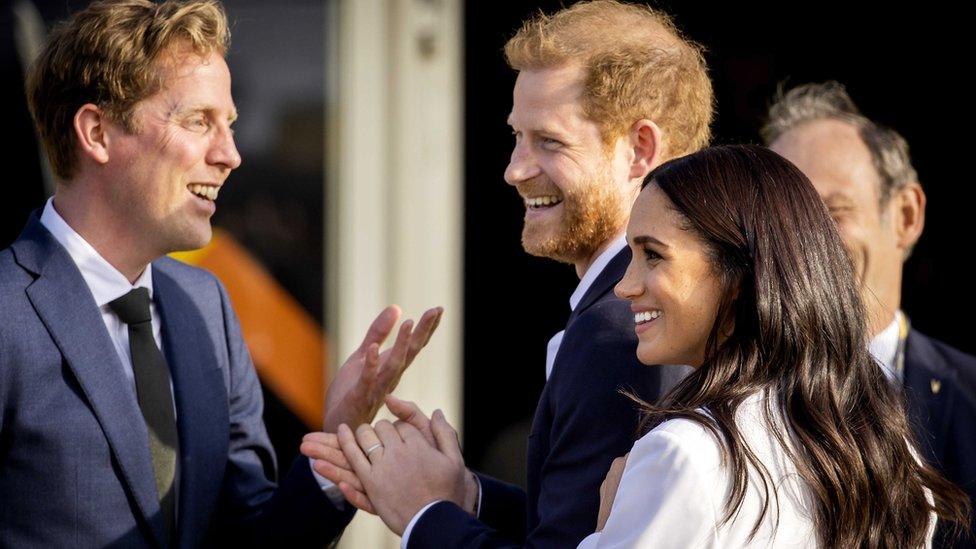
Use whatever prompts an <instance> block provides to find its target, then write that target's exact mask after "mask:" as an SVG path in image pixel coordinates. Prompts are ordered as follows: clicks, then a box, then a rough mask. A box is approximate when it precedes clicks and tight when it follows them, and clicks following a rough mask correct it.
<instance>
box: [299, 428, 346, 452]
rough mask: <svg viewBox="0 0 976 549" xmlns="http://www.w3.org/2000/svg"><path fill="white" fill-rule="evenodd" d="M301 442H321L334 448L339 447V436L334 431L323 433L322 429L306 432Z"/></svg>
mask: <svg viewBox="0 0 976 549" xmlns="http://www.w3.org/2000/svg"><path fill="white" fill-rule="evenodd" d="M302 442H313V443H315V444H323V445H325V446H330V447H332V448H336V449H338V448H339V438H338V437H337V436H336V435H335V434H334V433H325V432H322V431H314V432H311V433H307V434H306V435H305V436H303V437H302Z"/></svg>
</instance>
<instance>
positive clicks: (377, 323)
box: [358, 305, 402, 352]
mask: <svg viewBox="0 0 976 549" xmlns="http://www.w3.org/2000/svg"><path fill="white" fill-rule="evenodd" d="M401 314H402V311H401V310H400V307H397V306H396V305H390V306H389V307H387V308H385V309H383V310H382V311H380V314H378V315H376V318H375V319H373V323H372V324H370V325H369V329H368V330H366V336H365V337H364V338H363V342H362V343H361V344H360V345H359V349H358V351H359V352H362V351H365V350H366V349H368V348H369V346H370V345H372V344H373V343H376V344H377V345H381V344H382V343H383V342H384V341H386V338H387V337H388V336H389V335H390V332H392V331H393V327H394V326H396V323H397V320H399V319H400V315H401Z"/></svg>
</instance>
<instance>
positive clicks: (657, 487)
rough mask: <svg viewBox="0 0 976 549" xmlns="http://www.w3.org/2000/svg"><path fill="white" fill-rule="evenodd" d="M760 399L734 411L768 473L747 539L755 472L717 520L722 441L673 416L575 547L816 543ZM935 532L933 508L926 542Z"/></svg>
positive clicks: (801, 492)
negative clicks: (599, 523)
mask: <svg viewBox="0 0 976 549" xmlns="http://www.w3.org/2000/svg"><path fill="white" fill-rule="evenodd" d="M764 404H765V402H764V397H762V396H760V395H758V394H757V395H753V396H752V397H749V398H748V399H746V400H745V401H744V402H743V403H742V405H741V406H740V407H739V410H738V411H737V412H736V422H737V424H738V427H739V430H740V431H741V433H742V436H743V438H744V440H745V441H746V442H747V444H748V445H749V447H750V448H751V449H752V451H753V452H754V453H755V454H756V457H758V458H759V460H760V461H761V462H762V464H763V465H764V466H765V467H766V469H767V471H768V473H769V475H770V478H771V479H772V483H771V484H770V487H769V488H770V499H769V501H770V505H769V509H768V510H767V512H766V515H765V516H764V517H763V520H762V522H761V524H760V527H759V529H758V530H757V532H756V534H755V536H753V537H752V539H751V540H750V539H749V534H750V533H751V532H752V529H753V526H754V525H755V523H756V520H757V519H758V518H759V513H760V510H761V509H762V502H763V501H764V497H763V490H762V481H761V480H760V477H759V475H758V473H757V472H756V471H753V470H752V468H751V467H750V468H749V469H750V470H749V482H748V484H747V488H746V493H745V497H744V498H743V500H742V505H741V507H740V509H739V512H738V514H737V515H735V516H733V518H732V519H730V520H729V521H728V522H725V523H722V522H721V521H722V518H723V517H724V516H725V503H726V501H727V500H728V494H729V491H730V489H731V486H732V477H731V475H730V474H729V470H728V469H727V468H726V467H725V466H724V465H723V464H722V457H721V446H720V443H719V442H718V441H717V440H716V439H715V437H714V436H713V435H712V434H711V432H710V431H708V430H706V429H705V428H704V427H702V426H701V425H699V424H698V423H695V422H693V421H690V420H687V419H672V420H668V421H665V422H664V423H662V424H660V425H658V426H657V427H655V428H654V429H653V430H651V431H650V432H649V433H647V434H646V435H644V437H642V438H641V439H640V440H638V441H637V443H636V444H634V447H633V449H632V450H631V452H630V456H629V457H628V458H627V465H626V467H625V468H624V474H623V477H622V478H621V481H620V487H619V488H618V490H617V495H616V497H615V499H614V501H613V508H612V510H611V513H610V517H609V519H608V520H607V523H606V526H605V527H604V529H603V531H602V532H597V533H594V534H591V535H589V536H588V537H586V539H584V540H583V541H582V543H580V545H579V548H580V549H582V548H586V549H592V548H598V547H600V548H611V547H612V548H624V547H627V548H630V547H648V548H650V547H654V548H669V547H675V548H696V549H697V548H726V547H818V546H819V544H818V542H817V536H816V532H815V530H814V527H813V521H812V513H811V509H812V505H811V500H810V499H809V496H808V491H807V489H806V483H805V482H804V481H803V480H802V478H801V477H800V476H799V473H797V470H796V467H794V466H793V463H792V462H791V461H790V460H788V459H787V458H786V453H785V452H784V450H783V448H782V446H780V444H779V442H778V441H777V440H776V438H775V436H774V435H773V433H772V431H771V428H770V426H769V425H768V422H767V421H766V419H765V416H764V414H763V411H762V408H763V407H764ZM774 410H775V408H774ZM777 423H778V424H779V425H780V426H782V423H781V422H780V420H777ZM778 428H782V427H778ZM774 491H775V495H774ZM777 503H778V505H777ZM777 519H778V523H777ZM934 531H935V516H934V515H933V516H932V520H931V521H930V525H929V533H928V539H927V542H926V547H931V545H932V536H933V534H934Z"/></svg>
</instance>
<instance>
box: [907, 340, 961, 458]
mask: <svg viewBox="0 0 976 549" xmlns="http://www.w3.org/2000/svg"><path fill="white" fill-rule="evenodd" d="M954 386H955V377H954V375H953V372H952V370H950V369H949V368H948V367H947V366H946V364H945V361H944V360H943V359H942V356H941V355H940V354H939V353H938V352H937V351H936V349H935V348H934V347H933V346H932V343H931V342H930V341H929V340H928V338H926V337H925V336H923V335H922V334H920V333H918V332H916V331H915V330H911V331H910V332H909V333H908V340H907V341H906V343H905V393H906V397H907V399H908V416H909V421H910V422H911V423H912V428H913V429H914V431H915V438H916V440H918V441H919V444H920V445H921V446H922V450H923V453H924V454H925V456H926V457H927V458H928V459H929V460H932V461H934V462H935V463H939V464H941V463H942V461H943V457H944V455H945V443H946V438H947V433H946V429H947V428H948V423H947V421H946V420H947V418H948V417H949V416H950V412H951V410H952V401H953V387H954Z"/></svg>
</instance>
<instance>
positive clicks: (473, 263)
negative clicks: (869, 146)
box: [0, 0, 976, 483]
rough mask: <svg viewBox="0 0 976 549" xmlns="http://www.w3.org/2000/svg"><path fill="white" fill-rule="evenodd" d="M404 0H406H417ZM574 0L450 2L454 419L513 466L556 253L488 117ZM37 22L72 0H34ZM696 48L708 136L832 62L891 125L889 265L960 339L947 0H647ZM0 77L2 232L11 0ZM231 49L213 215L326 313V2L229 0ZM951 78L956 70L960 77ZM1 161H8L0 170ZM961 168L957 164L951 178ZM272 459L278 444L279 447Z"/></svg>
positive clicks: (521, 442)
mask: <svg viewBox="0 0 976 549" xmlns="http://www.w3.org/2000/svg"><path fill="white" fill-rule="evenodd" d="M418 1H419V0H418ZM569 3H571V2H556V1H510V2H484V1H477V0H471V1H468V2H465V4H464V11H465V13H464V16H463V17H464V26H463V28H464V32H465V36H464V47H465V52H464V60H465V69H464V74H465V86H466V89H465V92H464V97H465V102H466V109H465V118H464V125H465V128H466V130H465V142H464V148H465V159H464V161H465V172H464V174H465V181H464V182H463V184H464V186H465V187H464V191H465V211H464V214H465V239H464V245H465V256H464V300H465V301H464V306H465V318H464V341H463V343H464V383H465V388H464V426H463V427H464V433H465V445H466V455H467V459H468V461H469V464H470V465H473V466H475V467H478V468H481V469H483V470H485V471H486V472H488V473H490V474H495V475H496V476H499V477H501V478H505V479H508V480H511V481H515V482H519V483H521V482H523V479H522V474H523V473H522V471H523V467H524V466H523V465H522V464H523V462H524V447H525V436H526V434H527V429H528V425H529V422H530V421H531V415H532V411H533V410H534V407H535V403H536V399H537V397H538V395H539V392H540V390H541V388H542V384H543V382H544V376H543V364H544V360H545V346H546V342H547V341H548V339H549V338H550V337H551V336H552V334H553V333H555V332H556V331H558V330H560V329H562V327H563V324H564V323H565V320H566V318H567V316H568V314H569V304H568V299H569V295H570V293H571V292H572V291H573V289H574V288H575V286H576V284H577V280H576V277H575V274H574V272H573V269H572V268H571V267H568V266H562V265H556V264H553V263H551V262H548V261H545V260H540V259H537V258H531V257H529V256H527V255H525V254H524V253H523V252H522V250H521V247H520V244H519V241H520V232H521V218H522V210H523V208H522V205H521V201H520V200H519V198H518V197H517V195H516V194H515V192H514V191H513V190H512V189H510V188H509V187H508V186H507V185H505V183H504V181H503V180H502V172H503V171H504V168H505V166H506V164H507V162H508V156H509V153H510V150H511V145H512V137H511V132H510V130H509V128H508V126H507V125H506V124H505V119H506V116H507V115H508V112H509V109H510V108H511V90H512V85H513V83H514V80H515V74H514V73H513V72H512V71H511V70H510V69H508V68H507V66H506V65H505V62H504V58H503V56H502V46H503V45H504V43H505V41H506V40H507V38H508V37H509V36H511V34H512V33H513V32H514V30H515V29H516V28H517V27H518V25H519V23H520V22H521V21H522V20H523V19H524V18H526V17H527V16H529V15H530V14H532V13H534V12H536V11H537V10H539V9H543V10H545V11H547V12H551V11H554V10H556V9H559V8H560V7H561V6H562V5H563V4H569ZM34 4H35V5H36V7H37V12H38V13H39V14H40V15H41V17H42V19H43V20H44V21H45V23H46V24H47V25H50V24H51V22H52V21H55V20H57V19H59V18H61V17H64V15H65V14H67V13H69V12H70V11H72V10H74V9H78V7H79V6H83V5H84V4H85V2H76V1H66V0H57V1H46V0H36V1H35V2H34ZM651 4H652V5H654V6H656V7H659V8H661V9H664V10H665V11H667V12H669V13H671V14H673V15H674V17H675V20H676V23H677V25H678V27H679V28H681V29H683V30H684V32H685V33H686V35H687V36H688V37H690V38H691V39H693V40H695V41H697V42H700V43H702V44H703V45H704V46H705V47H706V48H707V50H708V53H707V60H708V63H709V67H710V70H711V74H712V77H713V81H714V85H715V91H716V99H717V109H718V110H717V117H716V123H715V125H714V134H715V136H716V139H715V140H716V142H718V143H734V142H752V143H757V142H759V137H758V132H757V130H758V128H759V125H760V124H761V121H762V117H763V115H764V113H765V109H766V107H767V105H768V102H769V99H770V98H771V97H772V96H773V94H774V93H775V91H776V88H777V86H778V85H779V84H780V83H783V82H785V83H786V84H787V85H796V84H801V83H806V82H811V81H822V80H826V79H835V80H839V81H840V82H842V83H844V84H846V85H847V87H848V90H849V92H850V93H851V95H852V96H853V98H854V100H855V101H856V102H857V103H858V105H859V106H860V107H861V109H862V110H863V111H864V112H865V114H866V115H867V116H869V117H871V118H873V119H875V120H878V121H880V122H882V123H884V124H886V125H889V126H891V127H894V128H895V129H897V130H898V131H900V132H901V133H902V134H903V135H904V136H905V137H906V138H907V140H908V142H909V144H910V146H911V149H912V156H913V159H914V164H915V167H916V169H917V170H918V173H919V176H920V178H921V182H922V185H923V187H924V188H925V191H926V193H927V194H928V211H927V225H926V229H925V233H924V235H923V236H922V239H921V241H920V242H919V244H918V246H917V247H916V249H915V252H914V255H913V256H912V258H911V259H910V260H909V262H908V264H907V265H906V276H905V290H904V302H903V308H904V309H905V311H906V312H907V313H908V315H909V317H910V318H911V320H912V322H913V324H914V325H915V326H916V327H917V328H919V329H920V330H921V331H923V332H925V333H927V334H929V335H932V336H934V337H937V338H939V339H942V340H944V341H946V342H948V343H950V344H952V345H954V346H956V347H959V348H961V349H963V350H965V351H967V352H970V353H973V352H976V342H974V340H973V338H972V337H971V336H970V331H971V330H972V328H973V326H974V323H973V322H972V321H971V320H970V319H969V316H968V311H970V310H973V309H974V308H976V291H974V290H973V287H972V285H971V282H970V281H971V279H972V278H973V277H972V276H971V275H970V273H969V270H968V267H966V265H967V264H968V260H969V258H968V257H967V256H968V252H966V250H967V249H971V248H970V243H969V235H970V232H971V231H970V229H969V228H968V227H969V226H970V225H969V222H967V221H966V220H967V219H972V217H973V213H972V202H973V199H974V198H976V191H974V188H973V184H972V183H971V182H970V181H968V176H966V175H965V174H966V171H965V170H966V169H967V168H966V167H965V162H966V159H967V158H969V157H971V156H972V153H971V151H970V150H969V147H970V142H969V141H968V138H967V137H966V132H967V131H968V128H969V124H970V123H972V121H973V115H972V109H971V108H970V102H969V96H970V95H971V93H970V88H969V87H968V85H966V84H964V83H963V80H964V78H965V77H966V74H967V73H968V70H966V69H965V68H964V67H965V66H968V63H964V60H965V61H968V59H965V58H964V55H965V54H968V51H969V48H968V44H964V40H965V39H966V37H967V33H969V32H971V31H970V30H969V29H968V28H967V22H966V18H965V17H962V16H961V15H960V14H958V13H955V12H953V11H951V10H948V9H946V8H945V7H939V6H937V5H935V4H933V5H931V6H915V7H914V8H912V9H911V10H908V9H903V10H894V9H891V6H892V4H878V5H877V6H876V7H875V8H874V9H872V8H871V7H870V6H861V5H859V4H858V6H857V9H855V3H852V2H839V1H824V2H818V3H815V4H814V3H787V2H775V3H774V2H751V3H717V2H716V3H713V2H700V1H683V2H679V1H661V2H652V3H651ZM0 6H2V7H0V94H2V95H0V97H2V98H3V100H4V101H3V103H2V104H3V105H5V106H6V107H7V109H8V114H7V116H6V117H5V123H6V124H5V129H6V130H7V139H5V140H4V142H5V144H4V146H3V151H4V152H3V158H4V160H5V164H6V165H7V175H6V176H5V177H4V178H3V181H4V182H5V189H3V194H2V196H3V198H2V199H0V248H2V247H6V245H7V244H9V242H11V241H12V240H13V239H14V238H15V237H16V235H17V234H18V232H19V230H20V228H21V227H22V226H23V224H24V221H25V220H26V216H27V214H28V212H30V211H31V210H32V209H34V208H37V207H40V206H41V205H43V200H44V198H45V190H44V185H43V179H42V175H41V168H40V165H41V164H40V162H39V159H38V155H37V151H38V148H37V144H36V141H35V139H34V136H33V132H32V127H31V125H30V122H29V117H28V115H27V111H26V104H25V102H24V99H23V93H22V88H21V86H22V67H21V62H20V59H19V57H18V50H17V47H16V46H15V33H14V32H13V29H14V27H15V19H14V15H13V3H11V1H10V0H2V2H0ZM225 6H226V8H227V11H228V14H229V15H230V18H231V20H232V24H233V26H232V30H233V33H234V39H233V44H232V47H231V51H230V54H229V56H228V63H229V65H230V67H231V72H232V74H233V76H234V90H233V91H234V98H235V100H236V102H237V104H238V108H239V110H240V113H241V118H240V122H239V123H238V124H237V126H236V128H237V137H238V146H239V148H240V150H241V154H242V156H243V158H244V163H243V165H242V167H241V168H240V169H239V170H238V171H237V172H235V174H234V175H233V176H232V178H231V179H230V181H229V183H230V185H229V186H228V188H227V189H226V190H225V191H224V192H223V193H222V194H221V207H220V208H218V215H217V218H216V219H215V224H216V225H218V226H220V227H222V228H223V229H225V230H226V231H228V232H229V233H230V234H232V235H233V236H234V237H235V238H236V239H237V240H238V241H239V242H241V243H242V244H243V245H244V246H245V247H246V248H247V250H248V251H249V252H250V253H251V254H253V255H254V256H255V257H256V258H257V259H258V260H259V261H260V262H261V264H262V265H264V267H265V268H266V269H267V270H268V271H269V272H270V273H271V274H272V275H273V276H274V277H275V279H276V280H277V281H278V282H279V283H280V284H281V285H282V286H283V287H284V288H285V289H286V290H287V291H288V292H289V293H290V294H291V295H292V296H294V297H295V298H296V299H297V300H298V302H300V303H301V304H302V306H303V307H304V308H305V309H306V310H307V312H308V313H309V315H311V317H312V318H314V319H315V320H317V321H318V322H319V323H320V324H321V323H322V322H323V319H322V314H323V310H327V308H325V307H324V303H323V299H324V298H323V286H324V281H323V269H322V264H323V253H326V252H325V249H324V239H323V232H324V221H323V219H322V216H323V200H324V199H323V196H324V193H323V181H324V175H323V166H324V165H325V160H326V159H325V158H324V154H325V153H324V151H325V146H324V131H325V127H326V125H325V121H324V118H325V112H326V108H325V107H326V101H328V100H329V99H328V96H327V92H326V90H327V88H328V86H326V82H325V79H326V74H327V71H326V69H325V64H326V62H327V61H326V60H327V59H329V55H328V53H329V52H328V51H327V43H328V40H327V37H326V29H327V28H328V18H329V13H332V12H331V10H330V9H329V8H330V6H331V3H330V2H322V1H316V2H313V1H303V0H286V1H276V2H261V1H257V0H233V1H232V0H228V1H226V2H225ZM967 81H968V79H967ZM11 167H12V170H11ZM960 178H962V179H960ZM266 393H267V394H266V398H267V399H268V411H267V414H266V415H267V420H268V427H269V430H270V431H271V433H272V435H273V438H274V439H275V442H276V447H277V448H278V451H279V455H280V457H281V459H283V460H289V459H290V457H291V456H293V455H294V454H295V450H296V448H297V442H296V441H297V440H298V438H299V437H300V434H301V433H302V432H303V431H304V430H305V429H306V427H305V426H304V425H303V424H302V422H301V421H300V420H299V419H298V418H297V417H296V415H295V414H293V413H291V411H290V410H289V409H288V407H287V406H285V405H284V404H283V403H282V402H281V401H280V400H279V399H278V398H277V397H276V395H275V394H274V393H273V392H272V391H267V392H266ZM285 462H286V463H287V461H285Z"/></svg>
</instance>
